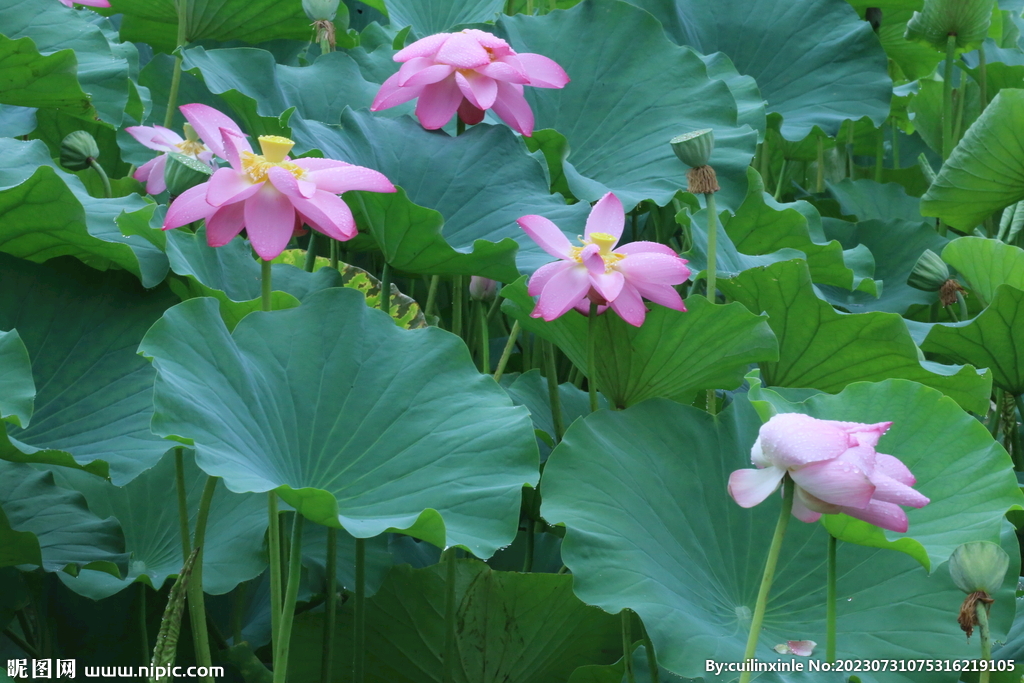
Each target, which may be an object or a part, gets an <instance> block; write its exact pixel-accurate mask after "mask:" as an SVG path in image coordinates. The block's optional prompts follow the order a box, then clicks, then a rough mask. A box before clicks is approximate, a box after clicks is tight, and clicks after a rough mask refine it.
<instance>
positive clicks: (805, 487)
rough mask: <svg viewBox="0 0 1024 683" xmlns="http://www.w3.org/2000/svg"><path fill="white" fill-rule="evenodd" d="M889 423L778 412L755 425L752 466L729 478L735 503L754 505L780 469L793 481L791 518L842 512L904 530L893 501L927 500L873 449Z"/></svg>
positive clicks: (906, 474) (897, 465) (898, 465)
mask: <svg viewBox="0 0 1024 683" xmlns="http://www.w3.org/2000/svg"><path fill="white" fill-rule="evenodd" d="M891 424H892V423H891V422H879V423H877V424H870V425H869V424H861V423H858V422H836V421H834V420H818V419H815V418H813V417H810V416H808V415H802V414H800V413H780V414H778V415H776V416H775V417H773V418H772V419H770V420H768V422H766V423H765V424H764V425H762V426H761V431H760V433H759V435H758V438H757V441H755V442H754V447H753V448H752V449H751V451H750V459H751V461H752V462H753V463H754V464H755V465H757V467H758V469H746V470H736V471H735V472H733V473H732V474H731V475H730V476H729V495H731V496H732V497H733V499H734V500H735V501H736V502H737V503H739V504H740V505H741V506H742V507H745V508H749V507H753V506H755V505H757V504H758V503H760V502H761V501H763V500H764V499H765V498H767V497H768V496H769V495H770V494H771V493H772V492H773V491H775V490H776V489H777V488H778V487H779V484H780V483H781V482H782V479H783V477H785V476H786V475H787V474H788V475H789V476H790V477H791V478H792V479H793V483H794V484H795V492H794V493H795V495H794V499H793V515H794V516H795V517H796V518H797V519H800V520H802V521H804V522H816V521H818V519H819V518H820V517H821V515H822V514H838V513H844V514H847V515H849V516H851V517H856V518H857V519H862V520H864V521H865V522H868V523H870V524H874V525H876V526H880V527H882V528H883V529H889V530H891V531H898V532H901V533H902V532H905V531H906V530H907V526H908V521H907V514H906V513H905V512H904V511H903V510H902V509H901V508H900V505H907V506H910V507H915V508H920V507H924V506H925V505H927V504H928V503H929V500H928V498H927V497H925V496H923V495H921V494H920V493H918V492H917V491H915V490H914V489H912V488H911V486H913V485H914V483H915V482H916V481H917V480H916V479H915V478H914V475H913V474H912V473H911V472H910V470H909V469H907V466H906V465H904V464H903V463H902V462H901V461H900V460H899V459H897V458H894V457H893V456H891V455H886V454H885V453H878V452H876V451H875V446H876V445H877V444H878V440H879V439H880V438H881V436H882V434H884V433H885V432H886V431H887V430H888V429H889V426H890V425H891Z"/></svg>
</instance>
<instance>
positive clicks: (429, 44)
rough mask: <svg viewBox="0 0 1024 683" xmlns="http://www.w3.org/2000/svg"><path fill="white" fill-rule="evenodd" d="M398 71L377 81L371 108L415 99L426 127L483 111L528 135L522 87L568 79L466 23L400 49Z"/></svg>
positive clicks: (478, 117) (548, 63) (476, 117)
mask: <svg viewBox="0 0 1024 683" xmlns="http://www.w3.org/2000/svg"><path fill="white" fill-rule="evenodd" d="M394 60H395V61H396V62H404V63H403V64H402V68H401V69H399V70H398V73H396V74H394V75H393V76H391V77H390V78H388V79H387V80H386V81H384V84H383V85H381V87H380V91H379V92H378V93H377V97H375V98H374V100H373V105H372V106H371V107H370V111H380V110H381V109H388V108H389V107H394V106H397V105H399V104H402V103H404V102H408V101H409V100H412V99H415V98H417V97H418V98H419V101H418V102H417V103H416V117H417V118H418V119H419V120H420V123H421V124H423V127H424V128H426V129H428V130H435V129H437V128H440V127H442V126H443V125H445V124H446V123H448V121H449V120H451V118H452V115H453V114H455V113H456V112H458V114H459V117H460V118H461V119H462V120H463V121H465V122H466V123H469V124H475V123H480V122H481V121H482V120H483V118H484V110H485V109H492V110H493V111H494V113H495V114H497V115H498V117H499V118H501V120H502V121H504V122H505V123H507V124H508V125H509V126H510V127H511V128H512V129H513V130H517V131H519V132H520V133H522V134H523V135H526V136H527V137H529V136H530V135H532V134H533V111H532V110H531V109H530V105H529V104H527V102H526V98H525V97H523V86H524V85H531V86H534V87H536V88H563V87H565V84H566V83H568V82H569V77H568V76H567V75H566V73H565V71H564V70H563V69H562V67H560V66H558V64H556V63H555V62H554V61H553V60H551V59H548V58H547V57H544V56H543V55H537V54H532V53H523V54H517V53H516V51H515V50H513V49H512V48H511V47H510V46H509V44H508V43H506V42H505V41H504V40H502V39H501V38H498V37H497V36H495V35H492V34H490V33H487V32H486V31H479V30H477V29H473V28H468V29H465V30H463V31H460V32H459V33H438V34H436V35H432V36H428V37H426V38H423V39H422V40H417V41H416V42H415V43H413V44H412V45H409V46H408V47H406V48H403V49H401V50H399V51H398V52H397V53H396V54H395V57H394Z"/></svg>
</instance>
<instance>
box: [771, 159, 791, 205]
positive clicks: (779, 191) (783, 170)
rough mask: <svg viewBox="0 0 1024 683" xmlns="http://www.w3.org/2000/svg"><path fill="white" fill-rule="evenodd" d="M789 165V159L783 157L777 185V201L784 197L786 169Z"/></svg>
mask: <svg viewBox="0 0 1024 683" xmlns="http://www.w3.org/2000/svg"><path fill="white" fill-rule="evenodd" d="M788 165H789V159H786V158H785V157H783V159H782V168H781V169H779V181H778V182H777V183H776V184H775V195H774V197H775V201H779V198H780V197H781V196H782V186H783V184H784V183H785V182H786V167H787V166H788Z"/></svg>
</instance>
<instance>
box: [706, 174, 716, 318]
mask: <svg viewBox="0 0 1024 683" xmlns="http://www.w3.org/2000/svg"><path fill="white" fill-rule="evenodd" d="M704 201H705V204H706V206H707V212H708V277H707V285H708V301H710V302H711V303H715V300H716V299H717V296H716V294H717V291H718V268H717V263H716V258H715V252H716V250H717V247H718V213H717V208H716V206H715V193H714V192H706V193H704Z"/></svg>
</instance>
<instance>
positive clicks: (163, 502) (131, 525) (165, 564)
mask: <svg viewBox="0 0 1024 683" xmlns="http://www.w3.org/2000/svg"><path fill="white" fill-rule="evenodd" d="M184 471H185V491H186V496H187V499H188V511H189V528H190V529H191V530H192V532H193V533H195V524H196V515H197V514H198V511H199V501H200V498H201V497H202V493H203V487H204V486H205V485H206V480H207V476H206V474H205V473H204V472H203V471H202V470H200V469H199V468H198V467H196V466H195V463H194V462H193V460H192V456H191V455H187V456H186V457H185V458H184ZM56 477H57V481H58V483H60V485H61V486H64V487H65V488H69V489H74V490H75V491H78V492H80V493H81V494H82V495H84V496H85V499H86V501H87V502H88V503H89V509H90V510H92V511H93V512H94V513H95V514H97V515H101V516H103V517H111V518H114V519H116V520H117V521H118V522H119V523H120V525H121V530H122V531H123V532H124V540H125V551H126V552H128V553H130V554H131V558H132V559H131V562H130V563H129V565H128V573H127V575H126V576H125V577H124V578H123V579H121V580H118V579H117V578H115V577H112V576H110V575H108V574H101V573H99V572H91V571H83V572H81V573H79V575H78V576H77V577H70V576H66V575H61V577H60V579H61V581H63V582H64V585H66V586H67V587H68V588H70V589H71V590H73V591H75V592H76V593H78V594H79V595H84V596H86V597H88V598H92V599H93V600H102V599H103V598H105V597H108V596H110V595H113V594H114V593H117V592H119V591H122V590H124V589H125V588H127V587H128V586H129V585H131V584H132V583H134V582H135V581H142V582H145V583H147V584H149V586H151V587H152V588H155V589H156V590H160V588H161V587H162V586H163V585H164V581H166V580H167V578H168V577H169V576H172V575H176V574H177V573H178V572H179V571H180V570H181V566H182V564H184V562H185V559H184V558H183V557H182V552H181V533H180V526H179V521H178V506H177V493H176V484H175V468H174V454H173V453H170V452H169V453H167V455H165V456H164V457H163V459H162V460H160V462H159V463H157V465H156V466H155V467H153V468H152V469H149V470H146V471H145V472H143V473H142V474H140V475H139V476H138V477H136V478H135V479H133V480H132V481H131V482H129V483H128V484H125V485H124V486H121V487H117V486H114V485H113V484H111V483H110V482H108V481H105V480H103V479H101V478H99V477H97V476H94V475H92V474H89V473H88V472H81V471H77V470H65V471H63V472H57V473H56ZM266 531H267V498H266V496H261V495H258V494H253V493H246V494H241V495H240V494H237V493H231V492H230V491H228V490H227V489H226V488H225V487H224V485H223V484H219V485H218V486H217V489H216V490H215V492H214V494H213V503H212V504H211V506H210V517H209V519H208V521H207V525H206V544H205V546H204V548H203V591H204V592H206V593H212V594H220V593H227V592H228V591H230V590H231V589H233V588H234V587H235V586H237V585H238V584H239V583H241V582H242V581H248V580H249V579H252V578H255V577H256V576H259V574H260V573H261V572H262V571H263V570H264V569H266V567H267V555H266V552H265V551H264V549H263V536H264V534H265V533H266Z"/></svg>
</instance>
